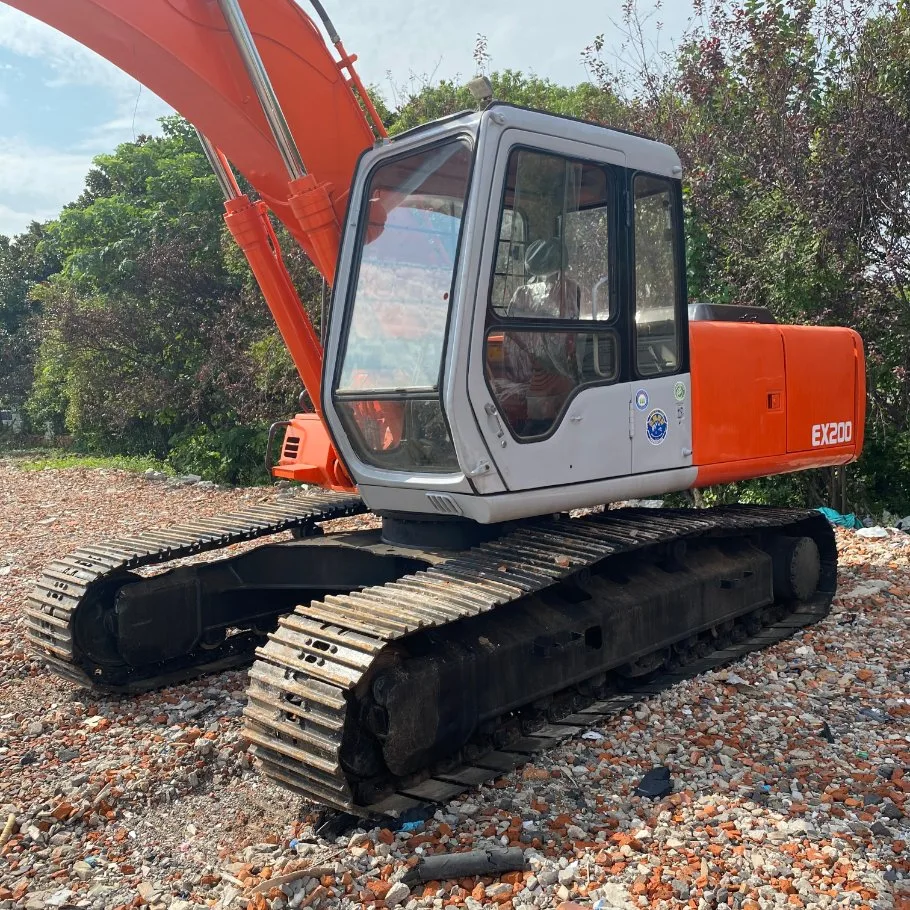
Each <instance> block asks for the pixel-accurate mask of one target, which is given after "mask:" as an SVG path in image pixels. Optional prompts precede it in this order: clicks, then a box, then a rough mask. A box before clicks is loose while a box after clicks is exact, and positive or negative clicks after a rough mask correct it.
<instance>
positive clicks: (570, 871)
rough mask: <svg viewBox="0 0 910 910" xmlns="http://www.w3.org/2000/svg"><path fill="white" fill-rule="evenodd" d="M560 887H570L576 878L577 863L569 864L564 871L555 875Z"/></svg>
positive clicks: (561, 870)
mask: <svg viewBox="0 0 910 910" xmlns="http://www.w3.org/2000/svg"><path fill="white" fill-rule="evenodd" d="M556 878H557V880H558V881H559V884H560V885H571V884H572V883H573V882H574V881H575V879H576V878H578V863H569V865H568V866H566V868H565V869H560V870H559V872H557V873H556Z"/></svg>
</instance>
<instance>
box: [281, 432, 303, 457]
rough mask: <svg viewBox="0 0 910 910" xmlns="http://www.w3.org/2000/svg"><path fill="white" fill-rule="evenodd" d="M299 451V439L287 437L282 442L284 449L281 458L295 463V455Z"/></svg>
mask: <svg viewBox="0 0 910 910" xmlns="http://www.w3.org/2000/svg"><path fill="white" fill-rule="evenodd" d="M299 451H300V437H299V436H288V437H287V439H285V441H284V448H283V449H282V450H281V457H282V458H283V459H285V460H286V461H296V460H297V453H298V452H299Z"/></svg>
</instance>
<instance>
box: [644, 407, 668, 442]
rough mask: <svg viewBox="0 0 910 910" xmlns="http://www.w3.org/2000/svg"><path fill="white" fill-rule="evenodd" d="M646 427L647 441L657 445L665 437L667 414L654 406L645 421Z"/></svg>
mask: <svg viewBox="0 0 910 910" xmlns="http://www.w3.org/2000/svg"><path fill="white" fill-rule="evenodd" d="M646 424H647V428H648V441H649V442H650V443H651V445H654V446H659V445H660V444H661V443H662V442H663V441H664V440H665V439H666V438H667V429H668V427H669V424H668V422H667V415H666V414H664V412H663V411H662V410H661V409H660V408H655V409H654V410H653V411H651V413H650V414H648V419H647V421H646Z"/></svg>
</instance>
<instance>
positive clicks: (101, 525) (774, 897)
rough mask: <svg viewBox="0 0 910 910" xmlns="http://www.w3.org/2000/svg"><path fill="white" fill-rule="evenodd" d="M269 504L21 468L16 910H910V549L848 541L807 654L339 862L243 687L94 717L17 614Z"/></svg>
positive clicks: (178, 694)
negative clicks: (272, 774)
mask: <svg viewBox="0 0 910 910" xmlns="http://www.w3.org/2000/svg"><path fill="white" fill-rule="evenodd" d="M262 495H263V491H256V490H253V491H250V490H247V491H239V490H235V491H224V490H213V489H210V488H203V487H200V486H198V485H196V486H173V485H170V484H164V483H152V482H149V481H148V480H145V479H143V478H142V477H141V476H136V475H130V474H127V473H124V472H118V471H104V470H93V471H85V470H79V469H70V470H65V471H55V470H46V471H42V472H39V473H28V474H27V473H23V472H21V471H19V470H18V469H16V468H15V466H14V465H13V464H11V463H0V811H2V817H0V828H2V826H3V822H4V820H5V819H7V817H8V816H10V815H13V816H15V824H14V825H13V827H12V829H11V831H12V836H10V837H9V838H8V840H6V843H5V844H4V845H3V846H2V848H0V910H5V908H12V907H25V908H29V910H39V908H43V907H68V906H77V907H92V908H106V907H125V906H134V907H138V906H143V905H148V906H150V907H151V908H153V910H192V908H203V907H206V906H216V907H219V908H228V907H232V908H240V910H243V908H245V907H246V908H253V910H264V908H269V910H281V908H284V907H286V906H290V907H309V906H312V907H331V906H341V907H355V906H362V905H370V904H374V905H376V906H404V907H408V908H416V907H444V906H466V907H469V908H476V907H481V906H498V907H501V908H505V910H508V908H509V907H514V908H520V907H541V908H543V907H554V906H558V905H559V904H560V903H561V902H578V903H579V904H581V905H582V906H591V905H592V904H593V905H594V906H600V907H602V908H609V907H616V908H633V907H657V908H672V907H690V908H692V910H703V908H719V910H725V908H742V910H757V908H766V907H767V908H772V907H785V908H792V907H805V908H815V907H851V908H870V910H871V908H891V907H897V908H898V910H910V896H908V895H910V879H908V878H907V876H908V875H910V854H908V849H907V841H908V839H910V818H908V817H907V815H905V814H904V810H905V807H906V811H907V812H908V813H910V802H907V794H908V793H910V649H908V644H910V630H908V623H907V618H908V605H910V534H904V533H902V532H897V531H895V532H893V533H892V534H891V536H889V537H888V538H886V539H882V540H868V539H864V538H862V537H859V536H857V535H856V533H855V532H852V531H838V541H839V545H840V551H841V560H842V566H843V568H842V572H841V578H840V592H841V593H840V594H839V595H838V598H837V600H836V602H835V607H834V611H833V613H832V615H831V616H830V617H829V618H828V619H827V620H826V621H825V622H823V623H821V624H820V625H818V626H815V627H814V628H812V629H810V630H808V631H806V632H805V633H802V634H800V635H798V636H796V637H795V638H793V639H791V640H789V641H787V642H784V643H782V644H780V645H777V646H776V647H774V648H772V649H770V650H769V651H766V652H763V653H762V654H759V655H752V656H751V657H750V658H748V659H747V660H744V661H742V662H740V663H738V664H736V665H735V667H732V668H730V669H727V670H723V671H720V672H716V673H712V674H709V675H706V676H703V677H700V678H699V679H697V680H693V681H690V682H688V683H685V684H682V685H680V686H678V687H676V688H674V689H672V690H671V691H668V692H664V693H663V694H661V695H660V696H657V697H655V698H653V699H651V700H650V701H648V702H647V704H644V705H641V706H639V707H638V708H637V709H636V710H632V711H629V712H627V713H626V714H624V715H621V716H619V717H617V718H616V719H615V720H613V721H612V722H610V723H609V724H607V725H605V726H603V727H600V728H597V729H595V730H594V731H591V732H589V733H588V734H587V735H586V737H584V738H583V737H578V738H576V739H574V740H571V741H568V742H566V743H563V744H562V745H561V746H559V747H558V748H557V749H555V750H554V751H552V752H550V753H549V754H546V755H542V756H538V757H537V758H536V759H535V761H534V764H532V765H527V766H526V767H525V768H524V769H522V770H520V771H516V772H514V773H512V774H510V775H508V776H506V777H504V778H501V779H500V780H498V781H496V782H495V783H494V784H493V785H492V786H489V787H484V788H480V789H478V790H475V791H473V792H471V793H469V794H467V795H465V796H463V797H461V798H460V799H458V800H456V801H454V802H452V803H450V804H449V805H447V806H445V807H442V808H439V809H438V811H437V812H436V814H435V816H434V817H432V818H429V819H428V820H427V821H426V822H425V823H424V824H417V825H411V826H410V828H412V829H413V830H408V831H398V832H393V831H391V830H389V829H387V828H373V829H372V830H368V831H362V830H359V829H358V830H355V831H354V832H353V833H351V832H348V833H346V834H345V835H344V836H343V837H339V838H338V839H337V840H332V841H326V840H324V839H321V838H319V837H317V836H316V835H315V833H314V830H313V823H314V821H315V817H316V816H315V814H314V807H312V806H310V805H308V804H306V803H303V802H301V801H300V800H298V799H296V798H294V797H292V796H290V795H289V794H288V793H286V792H284V791H283V790H280V789H278V788H276V787H273V786H271V785H269V784H267V783H265V782H264V781H263V780H262V779H261V778H259V777H258V776H257V774H256V771H255V768H253V767H252V765H251V761H250V758H249V756H248V754H247V752H246V744H245V742H244V741H243V739H242V738H241V735H240V731H241V717H240V715H241V712H242V709H243V691H244V686H245V674H244V673H242V672H228V673H223V674H221V675H219V676H214V677H210V678H208V679H205V680H201V681H198V682H196V683H193V684H188V685H184V686H177V687H173V688H170V689H167V690H165V691H162V692H156V693H151V694H147V695H143V696H141V697H137V698H134V699H131V700H126V699H109V698H95V697H92V696H90V695H89V694H88V693H86V692H85V691H81V690H79V689H76V688H75V687H74V686H72V685H71V684H69V683H66V682H63V681H61V680H58V679H57V678H56V677H54V676H52V675H50V674H48V673H46V672H44V671H43V670H42V668H41V667H40V666H39V664H38V663H37V662H36V661H35V660H33V659H32V657H31V656H30V654H29V653H28V652H27V650H26V648H25V647H24V631H23V626H22V621H21V619H20V611H21V608H22V605H23V602H24V600H25V598H26V597H27V595H28V592H29V589H30V587H31V585H32V584H33V583H34V581H35V579H36V577H37V575H38V573H39V572H40V569H41V567H42V566H43V565H44V564H45V563H47V562H48V561H50V560H51V559H52V558H53V557H55V556H58V555H60V554H62V553H64V552H66V551H68V550H70V549H72V548H74V547H76V546H78V545H80V544H83V543H86V542H88V541H91V540H94V539H98V538H101V537H104V536H108V535H111V534H114V533H119V534H122V533H127V532H132V531H137V530H140V529H141V528H143V527H148V526H150V525H154V524H160V523H162V522H163V521H178V520H180V519H183V518H188V517H190V516H196V515H204V514H213V513H217V512H219V511H222V510H225V509H228V508H233V507H236V506H237V505H238V504H240V503H243V502H247V501H250V500H254V499H257V498H260V497H261V496H262ZM353 521H363V519H357V520H353ZM351 524H352V520H347V522H346V525H344V526H351ZM655 765H665V766H667V767H668V768H669V769H670V771H671V774H672V778H673V781H674V787H675V790H674V792H673V793H672V795H670V796H668V797H666V798H664V799H662V800H660V801H651V800H647V799H642V798H640V797H637V796H635V795H633V791H634V788H635V786H636V784H637V783H638V782H639V780H640V779H641V776H642V774H643V773H644V772H645V771H647V770H648V769H649V768H651V767H653V766H655ZM7 833H9V832H7ZM0 841H2V836H0ZM508 845H511V846H518V847H521V848H522V849H524V851H525V859H526V862H527V869H526V870H525V871H520V872H514V873H507V874H505V875H503V876H502V877H500V878H496V879H492V878H484V879H462V880H459V881H442V882H430V883H428V884H426V885H414V886H412V888H409V887H408V885H406V884H404V883H403V882H401V879H402V878H403V877H405V875H406V873H407V872H408V871H409V870H410V869H411V868H412V867H413V866H414V865H415V864H416V863H418V862H419V861H420V859H421V858H422V857H426V856H428V855H431V854H434V853H441V852H452V851H461V850H466V849H469V848H481V847H490V846H508ZM570 905H571V904H568V903H567V906H570Z"/></svg>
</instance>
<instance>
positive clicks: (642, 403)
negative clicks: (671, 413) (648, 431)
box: [635, 389, 650, 411]
mask: <svg viewBox="0 0 910 910" xmlns="http://www.w3.org/2000/svg"><path fill="white" fill-rule="evenodd" d="M649 401H650V399H649V398H648V393H647V392H646V391H645V390H644V389H639V390H638V391H637V392H636V393H635V407H636V408H638V410H639V411H643V410H644V409H645V408H646V407H647V406H648V402H649Z"/></svg>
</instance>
